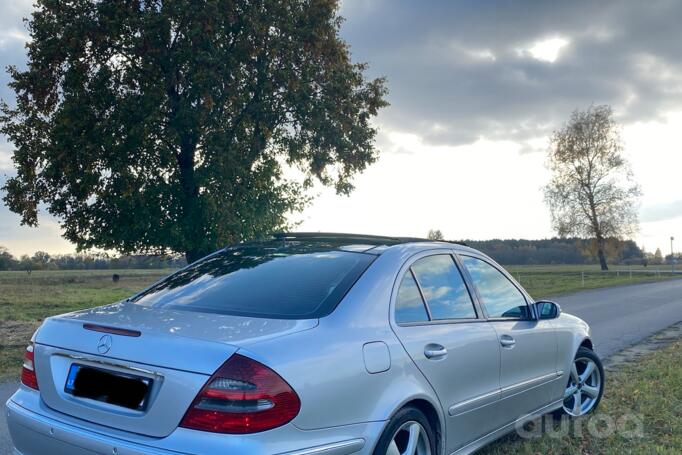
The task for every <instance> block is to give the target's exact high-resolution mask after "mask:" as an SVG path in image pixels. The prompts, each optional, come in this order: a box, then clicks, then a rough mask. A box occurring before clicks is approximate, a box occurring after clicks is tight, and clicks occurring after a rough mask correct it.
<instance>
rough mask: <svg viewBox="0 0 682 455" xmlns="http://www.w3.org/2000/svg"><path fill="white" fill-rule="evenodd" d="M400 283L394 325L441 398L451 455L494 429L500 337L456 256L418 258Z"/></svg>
mask: <svg viewBox="0 0 682 455" xmlns="http://www.w3.org/2000/svg"><path fill="white" fill-rule="evenodd" d="M396 284H397V286H396V290H394V297H393V305H392V308H393V311H392V314H393V316H392V326H393V327H394V331H395V332H396V334H397V336H398V338H399V339H400V341H401V343H402V344H403V346H404V347H405V349H406V350H407V352H408V353H409V355H410V357H411V358H412V360H413V361H414V362H415V364H416V365H417V367H418V368H419V369H420V370H421V372H422V373H423V374H424V376H425V377H426V379H427V380H428V381H429V383H430V384H431V385H432V386H433V388H434V390H435V391H436V394H437V395H438V398H439V400H440V402H441V405H442V407H443V412H444V415H445V416H446V429H445V430H446V434H447V438H446V441H447V449H448V452H447V453H450V452H452V451H454V450H456V449H457V448H460V447H462V446H464V445H466V444H467V443H468V442H471V441H473V440H475V439H477V438H479V437H481V436H483V435H485V434H487V433H488V432H490V431H492V430H493V429H494V422H492V421H491V418H490V415H491V414H493V413H494V411H495V405H496V404H497V401H498V398H499V374H500V370H499V365H500V362H499V356H500V347H499V343H498V340H497V335H496V333H495V331H494V329H493V328H492V326H491V325H490V324H489V323H488V322H486V321H485V320H484V319H482V318H481V317H480V314H481V312H480V309H478V308H476V305H475V303H474V299H473V298H472V296H471V293H470V291H469V289H468V288H467V285H466V283H465V281H464V278H463V276H462V274H461V272H460V270H459V268H458V265H457V263H456V261H455V258H454V256H453V255H452V254H451V253H450V252H447V251H445V252H439V253H438V254H428V255H426V256H422V257H418V258H416V259H414V260H413V261H412V262H409V263H408V264H406V266H405V267H404V268H403V270H402V271H401V275H399V277H398V280H397V282H396Z"/></svg>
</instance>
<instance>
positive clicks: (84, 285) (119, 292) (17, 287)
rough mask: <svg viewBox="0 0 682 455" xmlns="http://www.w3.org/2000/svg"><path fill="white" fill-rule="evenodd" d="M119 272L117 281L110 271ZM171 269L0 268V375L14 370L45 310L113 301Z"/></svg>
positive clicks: (15, 372)
mask: <svg viewBox="0 0 682 455" xmlns="http://www.w3.org/2000/svg"><path fill="white" fill-rule="evenodd" d="M114 273H117V274H119V275H120V276H121V279H120V281H119V282H118V283H114V282H113V281H112V274H114ZM168 273H170V270H119V271H112V270H102V271H99V270H89V271H80V270H65V271H46V272H42V271H35V272H33V273H32V274H30V275H29V274H27V273H26V272H0V378H3V377H8V376H17V375H18V374H19V369H20V365H21V358H22V356H23V352H24V349H25V348H26V344H27V342H28V340H29V339H30V337H31V334H32V333H33V331H34V330H35V329H36V328H37V327H38V325H39V324H40V321H41V320H42V319H43V318H45V317H48V316H52V315H55V314H61V313H66V312H69V311H74V310H80V309H83V308H90V307H95V306H100V305H106V304H108V303H113V302H115V301H117V300H120V299H122V298H125V297H127V296H130V295H132V294H133V293H135V292H136V291H139V290H141V289H143V288H145V287H146V286H148V285H149V284H151V283H153V282H154V281H156V280H158V279H159V278H161V277H162V276H164V275H167V274H168Z"/></svg>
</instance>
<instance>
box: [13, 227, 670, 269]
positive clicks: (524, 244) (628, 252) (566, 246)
mask: <svg viewBox="0 0 682 455" xmlns="http://www.w3.org/2000/svg"><path fill="white" fill-rule="evenodd" d="M438 234H440V231H438ZM436 237H438V236H436ZM439 237H441V238H442V234H440V235H439ZM465 242H466V243H467V245H469V246H471V247H472V248H476V249H478V250H480V251H482V252H483V253H485V254H487V255H489V256H490V257H492V258H494V259H495V260H496V261H498V262H499V263H501V264H505V265H533V264H594V263H597V258H596V256H595V255H594V248H596V247H597V245H595V243H594V241H592V240H586V239H581V238H551V239H542V240H523V239H520V240H515V239H514V240H499V239H494V240H466V241H465ZM605 254H606V256H607V257H608V260H609V262H610V263H613V264H634V265H657V264H663V263H668V262H670V260H671V259H672V258H671V257H670V255H668V256H665V257H664V256H663V255H662V253H661V251H660V250H657V251H656V252H655V253H647V252H645V251H644V250H642V249H641V248H640V247H639V246H638V245H637V243H635V242H634V241H632V240H626V241H620V240H617V239H607V241H606V242H605ZM676 258H677V261H678V262H679V263H682V256H680V255H676ZM185 265H186V261H185V258H184V257H183V256H182V255H179V254H178V255H165V256H163V255H144V254H138V255H121V256H115V255H110V254H107V253H81V254H57V255H50V254H48V253H46V252H44V251H37V252H36V253H34V254H33V255H32V256H29V255H22V256H21V257H19V258H16V257H14V256H13V255H12V254H11V253H10V252H9V251H8V249H7V248H5V247H3V246H0V270H91V269H95V270H97V269H99V270H106V269H161V268H180V267H184V266H185Z"/></svg>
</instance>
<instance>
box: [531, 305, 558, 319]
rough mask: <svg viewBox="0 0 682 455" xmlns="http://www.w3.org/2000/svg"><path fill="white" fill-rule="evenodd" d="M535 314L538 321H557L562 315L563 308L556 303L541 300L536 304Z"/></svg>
mask: <svg viewBox="0 0 682 455" xmlns="http://www.w3.org/2000/svg"><path fill="white" fill-rule="evenodd" d="M535 314H537V316H538V319H556V318H558V317H559V315H560V314H561V307H560V306H559V304H558V303H556V302H550V301H549V300H540V301H538V302H535Z"/></svg>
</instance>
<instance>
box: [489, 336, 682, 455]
mask: <svg viewBox="0 0 682 455" xmlns="http://www.w3.org/2000/svg"><path fill="white" fill-rule="evenodd" d="M680 363H682V341H677V342H675V343H673V344H671V345H670V346H668V347H666V348H663V349H661V350H658V351H656V352H654V353H653V354H649V355H648V356H645V357H640V358H638V359H637V361H636V362H634V363H631V364H628V365H626V366H624V367H622V368H620V369H619V370H618V371H616V372H610V373H609V372H607V380H606V389H605V392H604V397H603V399H602V402H601V404H600V405H599V408H598V409H597V410H596V413H595V414H594V415H593V416H588V417H584V418H581V419H577V420H576V421H575V422H570V423H569V422H568V421H564V423H563V425H565V426H564V427H563V428H564V429H566V430H567V431H564V432H563V434H562V433H561V431H560V430H561V429H562V427H561V425H562V423H561V422H560V421H553V420H551V419H550V418H545V419H543V421H541V422H544V428H545V429H547V428H549V429H550V431H545V432H544V433H542V432H540V431H538V432H537V433H536V435H535V436H536V437H533V438H530V439H528V438H521V437H520V436H518V435H516V434H514V435H512V436H508V437H505V438H503V439H502V440H500V441H499V442H497V443H495V444H493V445H491V446H490V447H487V448H485V449H483V450H482V451H480V452H479V453H480V454H483V455H501V454H508V453H518V454H528V455H531V454H533V455H534V454H557V455H559V454H561V455H563V454H567V455H569V454H597V453H606V454H611V453H614V454H647V455H648V454H680V453H682V393H680V390H682V368H680ZM536 425H537V423H536ZM535 428H543V427H538V426H536V427H535ZM591 429H596V430H597V431H590V430H591ZM531 433H532V432H531Z"/></svg>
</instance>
